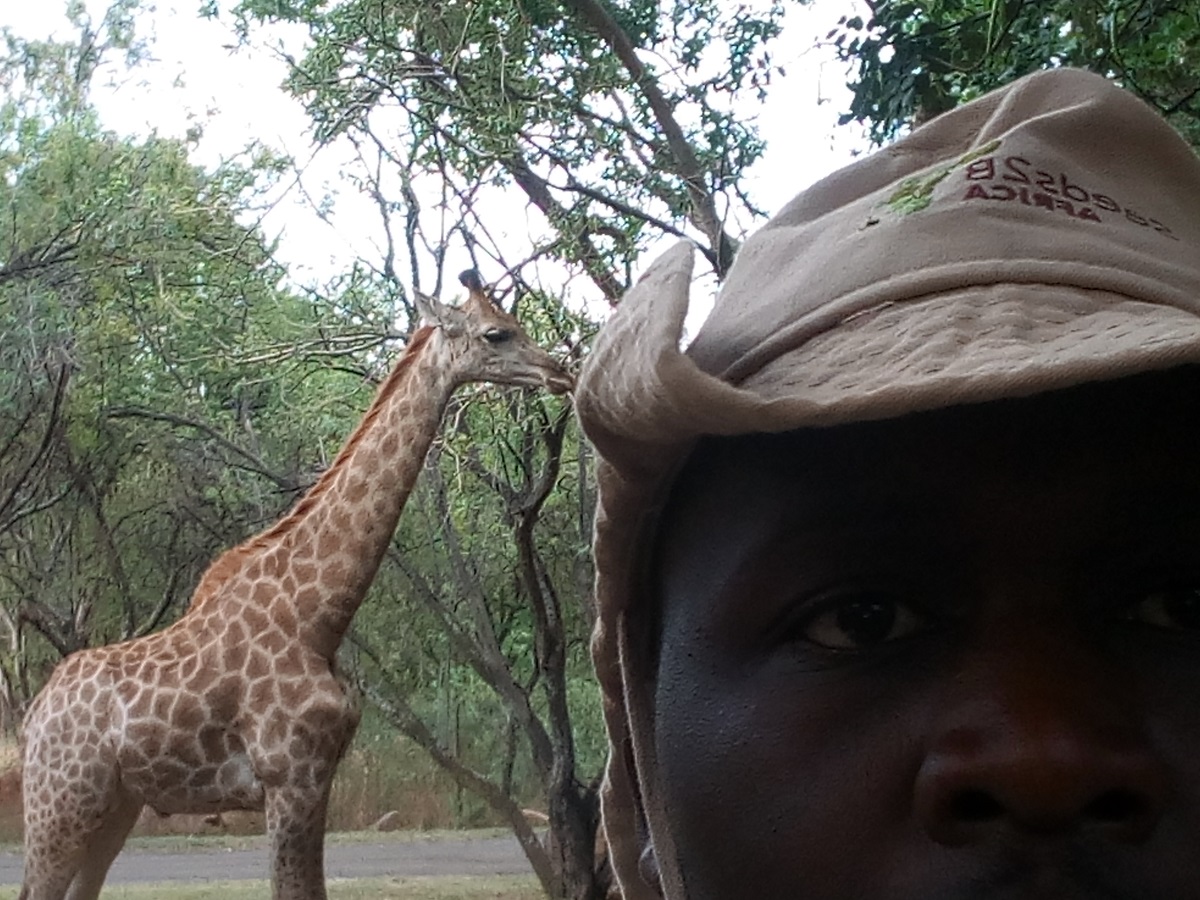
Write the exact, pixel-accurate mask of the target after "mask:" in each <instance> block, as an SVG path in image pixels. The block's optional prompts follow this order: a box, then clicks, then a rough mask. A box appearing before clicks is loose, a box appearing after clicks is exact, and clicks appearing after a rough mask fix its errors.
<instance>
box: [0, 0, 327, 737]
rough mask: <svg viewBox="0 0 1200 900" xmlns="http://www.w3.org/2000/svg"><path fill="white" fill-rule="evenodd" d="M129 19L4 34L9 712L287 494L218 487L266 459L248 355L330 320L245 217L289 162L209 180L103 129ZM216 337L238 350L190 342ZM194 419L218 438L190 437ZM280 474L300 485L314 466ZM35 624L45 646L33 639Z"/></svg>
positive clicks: (164, 146)
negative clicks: (265, 335) (261, 187)
mask: <svg viewBox="0 0 1200 900" xmlns="http://www.w3.org/2000/svg"><path fill="white" fill-rule="evenodd" d="M135 11H136V8H135V4H133V3H131V2H127V0H121V2H118V3H116V4H115V5H114V6H113V7H111V8H110V9H109V10H108V11H107V13H106V14H105V15H104V16H103V18H102V20H101V22H100V23H99V24H96V23H94V22H93V21H92V20H91V19H90V18H89V17H88V14H87V13H86V10H85V9H84V8H83V7H82V5H73V6H71V7H70V8H69V14H70V16H69V17H70V19H71V21H72V23H73V24H74V26H75V28H76V31H77V40H76V41H74V42H69V41H68V42H59V41H50V42H45V41H40V42H33V41H27V40H21V39H19V38H17V37H16V36H14V35H13V34H11V33H9V32H4V33H3V41H4V47H5V54H4V55H3V56H0V85H2V86H3V88H4V91H3V94H2V96H0V221H2V222H3V228H0V335H2V336H3V340H0V388H2V389H3V390H2V391H0V627H2V628H3V629H4V631H5V632H6V638H7V640H6V641H5V644H6V648H7V652H6V653H4V654H2V655H0V688H2V691H3V701H4V703H3V709H4V712H5V713H6V714H7V715H11V714H12V712H13V711H14V710H19V709H20V707H21V706H22V705H23V703H24V702H25V701H27V700H28V699H29V697H30V696H31V694H32V693H33V692H34V691H36V689H37V687H38V681H39V679H40V674H41V673H42V672H43V670H44V669H45V668H46V667H48V666H49V665H51V664H53V662H55V661H57V659H58V658H59V657H61V656H62V655H65V654H66V653H69V652H71V651H73V650H76V649H79V648H81V647H84V646H89V645H92V644H96V643H101V642H105V641H110V640H116V639H120V638H124V637H130V636H133V635H135V634H141V633H144V632H145V631H148V630H150V629H152V628H156V627H158V626H160V625H161V624H164V623H165V622H166V621H169V620H170V618H172V617H173V616H174V614H175V612H176V611H177V610H178V608H179V605H180V603H181V602H182V601H183V600H184V599H185V598H186V596H187V592H188V589H189V588H190V586H191V585H192V584H193V583H194V580H195V576H196V575H197V574H198V571H199V569H200V568H202V566H203V565H204V564H205V563H206V562H207V560H208V559H209V558H211V556H212V555H213V554H214V553H215V552H216V550H217V549H219V548H221V547H222V546H227V545H228V544H229V543H231V542H233V541H234V540H235V539H236V538H238V537H240V536H241V534H242V533H243V529H244V528H245V525H244V524H243V523H244V522H246V521H247V520H249V519H251V517H252V516H254V515H257V516H258V517H260V518H261V516H262V515H263V512H264V509H270V511H271V512H272V513H273V512H275V511H277V508H278V506H279V505H280V504H281V503H285V502H286V501H287V499H288V498H287V497H286V496H284V497H280V496H278V489H282V485H280V481H279V480H278V478H277V480H276V481H275V482H274V484H273V485H272V487H276V488H277V490H276V492H275V493H274V494H271V493H270V492H268V491H264V490H262V488H261V484H260V483H252V484H249V485H247V486H246V487H247V489H244V490H239V491H237V492H236V498H232V502H227V497H225V496H222V495H221V494H220V485H221V484H222V482H224V483H225V484H228V483H229V482H231V481H235V480H236V479H237V475H236V473H237V472H244V471H245V470H247V469H251V468H254V467H255V464H256V460H257V459H258V454H260V453H261V452H262V451H261V450H253V449H251V450H248V449H246V445H247V444H249V445H250V446H251V447H253V446H254V443H255V442H254V441H253V439H252V436H253V434H254V428H255V425H256V424H257V423H255V422H253V421H252V416H251V414H250V406H249V405H247V404H246V403H244V402H243V400H244V399H245V398H246V397H247V395H248V394H249V393H251V392H257V393H261V392H262V387H261V386H262V384H264V383H265V381H266V380H265V379H264V378H263V377H262V373H261V372H256V373H254V375H255V378H254V380H253V381H251V380H249V379H248V378H247V377H246V376H247V375H249V374H250V373H249V372H247V368H248V367H247V366H245V365H244V364H241V363H239V361H238V358H237V357H238V354H239V352H240V351H241V350H242V348H243V347H244V346H245V345H246V343H247V341H248V340H249V341H250V342H257V340H259V339H258V338H257V336H256V333H259V332H261V331H262V329H263V327H264V325H266V326H267V327H269V328H270V329H271V331H272V332H273V335H274V336H275V337H276V339H278V336H279V335H281V334H287V333H288V331H289V329H290V330H291V335H297V334H301V333H305V332H309V333H311V331H315V330H316V329H310V328H309V327H308V323H309V322H310V321H312V320H313V316H312V315H311V310H312V304H311V303H308V302H306V301H305V300H303V299H302V298H298V297H294V296H290V295H288V294H286V293H284V292H281V291H279V290H278V289H277V287H276V285H277V283H278V282H279V280H280V275H281V271H280V270H279V269H278V267H275V266H273V265H272V263H271V260H270V247H269V245H268V244H267V242H265V241H264V240H263V239H262V236H261V235H259V234H257V233H256V232H255V231H254V230H253V229H252V228H247V227H245V226H243V225H241V224H240V223H239V221H238V218H239V216H240V215H241V213H242V212H243V211H244V210H245V209H246V205H247V203H248V202H250V200H251V195H252V191H251V188H252V187H253V186H254V185H255V184H256V182H257V181H259V180H264V181H265V180H267V179H269V177H270V176H271V173H272V172H273V171H274V170H275V163H274V161H273V160H272V159H271V158H269V157H267V156H265V155H259V156H257V157H255V158H253V159H251V162H250V165H249V166H248V167H247V166H242V165H239V164H236V163H231V164H229V165H226V166H223V167H221V168H220V169H218V170H216V171H215V172H212V173H209V172H205V171H202V170H200V169H198V168H197V167H195V166H193V165H192V164H191V163H190V162H189V161H188V149H189V148H188V147H187V145H186V144H184V143H181V142H178V141H174V140H165V139H159V138H155V137H151V138H147V139H144V140H130V139H124V138H120V137H118V136H117V135H114V134H112V133H110V132H107V131H105V130H104V129H103V128H101V127H100V125H99V123H98V122H97V120H96V116H95V112H94V110H93V109H92V107H91V106H90V102H89V100H88V93H89V87H90V84H91V79H92V77H93V76H94V73H95V72H96V70H97V68H98V67H99V65H100V63H101V61H102V60H103V59H104V57H105V55H106V54H109V53H113V52H124V53H126V54H133V55H134V57H136V52H137V48H138V47H139V46H140V45H139V44H138V43H137V41H136V40H135V39H134V35H133V33H132V30H131V28H132V25H131V22H132V17H133V16H134V13H135ZM306 320H307V321H306ZM313 324H319V320H318V321H317V322H314V323H313ZM291 335H289V336H291ZM205 346H208V347H214V346H220V347H222V348H223V350H224V353H223V354H222V355H219V356H214V355H212V354H205V353H203V352H202V351H198V349H197V348H203V347H205ZM161 422H170V423H172V424H173V426H174V428H175V429H176V430H175V431H174V432H171V431H167V430H164V429H163V428H162V427H161V426H160V425H157V424H155V423H161ZM188 432H191V433H193V434H196V433H199V434H203V435H204V436H205V437H207V438H208V439H209V445H208V446H205V447H203V448H202V449H201V448H199V447H198V446H197V445H196V444H195V443H190V444H189V443H188V442H186V441H180V440H178V439H177V436H178V435H179V434H187V433H188ZM229 462H233V463H234V465H235V466H237V467H238V468H235V469H233V472H234V473H235V474H233V475H231V474H230V468H229V467H228V465H227V464H228V463H229ZM257 469H258V470H259V474H262V473H263V472H266V471H268V469H269V467H268V466H267V465H266V464H264V463H261V462H258V463H257ZM282 480H283V483H284V484H285V485H286V486H287V487H288V488H290V490H291V492H292V495H293V496H294V493H295V491H296V490H298V488H299V486H300V484H301V478H300V476H299V475H297V476H296V477H294V478H293V477H292V476H287V477H283V478H282ZM231 493H234V492H231ZM31 632H32V633H33V634H36V635H37V636H38V637H39V638H41V640H40V641H35V642H32V643H30V642H28V641H27V637H28V636H29V634H30V633H31ZM6 724H11V720H9V721H8V722H7V723H6Z"/></svg>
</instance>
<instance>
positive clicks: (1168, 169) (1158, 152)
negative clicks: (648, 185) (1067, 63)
mask: <svg viewBox="0 0 1200 900" xmlns="http://www.w3.org/2000/svg"><path fill="white" fill-rule="evenodd" d="M692 252H693V251H692V248H691V246H690V245H689V244H686V243H681V244H679V245H677V246H676V247H674V248H673V249H671V250H669V251H668V252H667V253H665V254H664V255H663V256H662V257H661V258H659V259H658V260H657V261H656V262H654V263H653V265H652V266H651V267H650V268H649V270H648V271H647V272H646V274H645V276H644V277H643V278H642V279H641V280H640V281H639V282H638V283H637V285H636V286H635V287H634V288H633V289H632V290H631V291H630V292H629V294H628V295H627V296H626V297H625V299H624V301H623V302H622V304H621V306H620V308H619V309H618V310H617V312H616V313H615V314H614V315H613V317H612V319H611V320H610V321H609V322H608V323H607V324H606V325H605V327H604V329H603V330H602V332H601V334H600V335H599V337H598V338H597V341H596V344H595V347H594V349H593V351H592V353H591V355H590V356H589V358H588V361H587V364H586V366H585V367H584V372H583V374H582V377H581V379H580V383H579V386H578V389H577V392H576V405H577V408H578V411H579V415H580V417H581V421H582V423H583V426H584V429H585V431H586V433H587V435H588V437H589V438H590V439H591V441H592V442H593V444H594V445H595V447H596V449H597V451H598V453H599V456H600V463H599V472H598V477H599V508H598V512H597V519H596V534H595V548H594V549H595V558H596V571H597V578H596V593H597V602H598V608H599V622H598V624H597V627H596V632H595V635H594V639H593V657H594V661H595V666H596V671H597V674H598V677H599V679H600V684H601V688H602V690H603V693H604V701H605V716H606V723H607V727H608V734H609V739H610V751H611V752H610V758H609V763H608V767H607V770H606V779H605V783H604V787H603V795H602V806H603V814H604V824H605V830H606V834H607V836H608V840H609V843H610V852H611V854H612V859H613V864H614V867H615V870H616V872H617V875H618V878H619V879H620V881H621V884H622V887H623V890H624V892H625V897H626V898H627V900H648V898H651V897H654V896H657V893H656V892H655V891H653V890H652V888H651V887H650V886H649V885H648V884H647V883H646V882H645V881H644V880H643V879H642V878H641V876H640V875H639V873H638V866H637V860H638V855H639V852H640V850H641V841H640V839H639V835H640V834H644V833H645V829H646V828H647V827H648V828H649V829H650V833H651V835H652V836H653V839H654V846H655V851H656V854H657V857H658V860H659V863H660V866H661V868H662V874H663V888H664V890H665V893H666V896H667V897H668V898H670V900H683V898H684V896H685V895H684V893H683V888H682V884H681V880H680V877H679V873H678V871H677V870H676V867H675V862H674V851H673V848H672V846H671V838H670V830H669V828H667V827H666V820H665V816H664V811H663V810H662V809H661V808H660V807H659V805H658V804H657V803H656V800H655V797H654V796H653V790H652V787H653V786H652V785H650V784H648V783H646V781H647V780H643V779H639V777H638V774H637V773H638V772H643V773H644V772H651V771H653V770H654V765H655V758H654V746H653V741H652V737H651V736H652V733H653V730H652V718H653V710H652V705H651V702H650V700H651V698H650V696H649V689H648V685H647V681H648V679H647V678H644V677H643V678H638V677H633V676H631V667H634V671H636V666H637V660H636V659H634V658H632V654H631V653H630V646H631V642H630V641H629V635H628V634H626V613H627V612H628V611H629V610H630V609H631V608H632V607H634V606H636V605H638V604H645V603H650V602H652V598H650V597H647V596H644V595H643V594H644V591H643V589H642V586H641V580H640V578H639V577H638V572H639V565H641V564H643V563H644V556H645V554H644V553H643V552H642V548H643V547H644V546H645V545H646V544H647V543H648V538H649V529H650V527H651V526H652V524H653V521H654V517H655V515H656V512H657V509H658V506H659V504H660V502H661V499H662V497H663V496H664V493H665V490H666V487H667V486H668V484H669V482H670V479H671V476H672V474H673V473H674V472H675V471H676V470H677V467H678V466H679V464H680V462H681V460H682V459H683V458H684V457H685V456H686V454H687V452H688V450H689V448H690V447H691V446H692V444H693V443H694V441H695V440H696V438H697V437H699V436H701V435H729V434H739V433H747V432H764V431H783V430H790V429H794V428H800V427H810V426H828V425H836V424H839V423H845V422H852V421H862V420H867V419H882V418H889V417H894V416H899V415H903V414H905V413H909V412H914V411H918V410H926V409H931V408H936V407H944V406H950V405H955V404H965V403H976V402H981V401H986V400H991V399H996V398H1000V397H1013V396H1023V395H1029V394H1034V393H1038V392H1042V391H1047V390H1053V389H1057V388H1063V387H1067V386H1070V385H1075V384H1079V383H1083V382H1089V381H1096V380H1102V379H1112V378H1117V377H1120V376H1123V375H1127V374H1132V373H1135V372H1140V371H1146V370H1151V369H1162V368H1167V367H1172V366H1176V365H1180V364H1184V363H1189V362H1200V160H1198V159H1197V157H1196V155H1195V153H1194V152H1193V151H1192V150H1191V148H1190V147H1189V146H1188V145H1187V144H1186V143H1185V142H1184V141H1183V140H1182V139H1181V138H1180V137H1179V136H1178V135H1177V134H1176V133H1175V132H1174V131H1173V130H1172V129H1171V128H1170V127H1169V126H1168V125H1167V124H1166V123H1165V121H1164V120H1163V119H1162V118H1160V117H1159V116H1158V114H1157V113H1155V112H1154V111H1153V110H1151V109H1150V108H1149V107H1148V106H1146V105H1145V104H1143V103H1142V102H1141V101H1140V100H1138V99H1136V98H1135V97H1133V96H1132V95H1131V94H1128V93H1127V92H1125V91H1123V90H1121V89H1120V88H1118V87H1116V86H1114V85H1112V84H1111V83H1109V82H1108V81H1106V80H1105V79H1103V78H1101V77H1099V76H1097V75H1093V74H1089V73H1086V72H1081V71H1076V70H1063V69H1060V70H1054V71H1048V72H1042V73H1038V74H1035V75H1031V76H1028V77H1026V78H1024V79H1021V80H1019V81H1016V82H1014V83H1013V84H1011V85H1009V86H1008V87H1006V88H1003V89H1001V90H998V91H995V92H993V93H991V94H988V95H986V96H985V97H983V98H981V99H979V100H977V101H975V102H973V103H970V104H967V105H965V106H963V107H961V108H959V109H957V110H954V111H952V112H949V113H946V114H945V115H943V116H940V117H939V118H937V119H935V120H933V121H932V122H930V123H928V124H927V125H925V126H923V127H921V128H919V129H917V130H915V131H913V132H912V133H911V134H910V135H908V136H907V137H905V138H903V139H901V140H899V141H897V142H896V143H895V144H893V145H891V146H889V147H887V148H885V149H883V150H881V151H879V152H877V153H875V154H873V155H871V156H869V157H866V158H864V159H862V160H861V161H859V162H857V163H855V164H853V165H851V166H849V167H847V168H845V169H843V170H841V171H839V172H837V173H835V174H834V175H832V176H830V177H828V178H826V179H825V180H823V181H821V182H819V183H817V184H816V185H814V186H813V187H811V188H810V189H808V190H806V191H804V192H803V193H802V194H800V195H799V196H798V197H796V198H795V199H794V200H792V201H791V202H790V203H789V204H788V205H787V206H785V207H784V208H783V209H782V210H781V211H780V212H779V213H778V215H776V216H775V217H774V218H773V219H772V220H771V221H770V222H768V223H767V224H766V225H765V226H764V227H763V228H762V230H761V231H759V232H758V233H757V234H755V235H754V236H753V237H752V238H750V239H749V240H748V241H747V242H746V244H745V246H744V247H743V249H742V250H741V252H740V253H739V254H738V257H737V260H736V262H735V264H734V266H733V268H732V270H731V271H730V273H729V276H728V279H727V281H726V283H725V284H724V286H723V287H722V289H721V291H720V293H719V296H718V297H717V300H716V304H715V306H714V309H713V311H712V313H711V315H710V316H709V318H708V320H707V321H706V322H705V323H704V325H703V327H702V329H701V330H700V332H699V334H698V335H697V337H696V339H695V341H694V342H692V344H691V345H690V346H689V347H688V349H687V350H686V352H682V351H681V350H680V335H681V329H682V326H683V320H684V316H685V314H686V312H687V307H688V293H689V286H690V282H691V273H692Z"/></svg>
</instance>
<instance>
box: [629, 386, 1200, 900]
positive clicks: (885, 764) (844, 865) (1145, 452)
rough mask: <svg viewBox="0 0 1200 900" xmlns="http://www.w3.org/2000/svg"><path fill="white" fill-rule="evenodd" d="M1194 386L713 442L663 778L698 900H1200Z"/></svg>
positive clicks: (672, 656) (682, 533) (668, 633)
mask: <svg viewBox="0 0 1200 900" xmlns="http://www.w3.org/2000/svg"><path fill="white" fill-rule="evenodd" d="M1197 397H1200V386H1197V381H1196V380H1195V379H1194V378H1191V379H1190V380H1186V381H1185V379H1183V378H1181V377H1177V376H1168V377H1166V378H1163V377H1159V376H1152V377H1149V378H1142V379H1136V380H1130V381H1127V382H1121V383H1117V384H1116V385H1109V386H1099V387H1091V388H1086V389H1082V390H1076V391H1068V392H1062V393H1059V394H1054V395H1048V396H1046V397H1042V398H1039V399H1036V400H1025V401H1013V402H1007V403H1002V404H989V405H984V406H979V407H975V408H967V409H960V410H946V411H941V412H938V413H934V414H925V415H920V416H912V417H908V418H906V419H902V420H898V421H895V422H890V423H877V424H868V425H856V426H849V427H842V428H835V429H829V430H826V431H816V432H808V433H796V434H793V435H784V436H776V437H773V438H770V437H756V438H755V437H752V438H740V439H727V440H722V441H714V442H712V443H710V444H708V445H706V446H704V447H703V448H701V449H700V450H698V451H697V453H696V454H695V455H694V456H693V459H692V461H691V462H690V463H689V465H688V467H687V469H686V470H685V472H684V474H683V475H682V476H681V480H680V482H679V483H678V485H677V487H676V489H675V492H674V494H673V498H672V501H671V503H670V505H669V508H668V511H667V513H666V516H665V518H664V521H663V526H662V531H661V535H662V536H661V539H660V544H659V547H658V550H657V553H656V563H655V568H654V572H655V575H654V585H655V588H656V590H657V592H658V596H659V598H660V601H661V611H660V614H661V623H660V625H661V645H660V651H659V653H660V655H659V660H658V668H657V678H656V683H655V686H654V699H655V719H654V722H655V726H654V727H655V747H656V751H657V756H658V771H657V772H656V773H649V774H643V780H644V781H645V782H646V785H645V787H646V789H647V790H648V791H650V792H652V793H653V794H655V795H656V796H655V800H656V803H655V805H656V806H659V807H661V808H664V809H665V810H666V816H667V818H668V820H669V821H670V828H671V831H672V835H673V839H674V842H675V845H676V848H677V853H678V859H679V865H680V869H681V870H682V873H683V879H684V882H685V884H686V887H687V894H688V898H689V900H742V898H746V900H750V898H753V900H773V898H775V900H809V898H844V900H871V898H888V900H967V898H986V900H990V898H1040V900H1084V898H1086V900H1110V898H1111V900H1116V898H1121V900H1165V898H1171V900H1183V898H1189V900H1195V898H1200V401H1198V400H1197V399H1195V398H1197Z"/></svg>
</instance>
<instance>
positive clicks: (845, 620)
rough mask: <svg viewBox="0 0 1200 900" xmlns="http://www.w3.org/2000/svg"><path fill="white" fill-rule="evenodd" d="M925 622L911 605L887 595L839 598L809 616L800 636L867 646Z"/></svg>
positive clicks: (833, 644)
mask: <svg viewBox="0 0 1200 900" xmlns="http://www.w3.org/2000/svg"><path fill="white" fill-rule="evenodd" d="M924 625H925V622H924V621H923V620H922V618H921V617H920V616H918V615H917V614H916V613H915V612H913V611H912V609H910V608H909V607H908V606H906V605H905V604H903V603H901V602H900V601H898V600H895V599H893V598H891V597H888V596H886V595H882V594H880V595H873V594H868V595H862V596H856V597H849V598H846V599H844V600H837V601H834V602H832V603H830V604H829V605H828V606H826V607H825V608H824V609H823V610H821V611H820V612H817V613H816V614H814V615H813V616H812V617H811V618H809V619H807V620H806V621H805V622H804V623H803V625H802V626H801V628H800V629H799V631H800V635H801V637H803V638H804V639H805V640H807V641H811V642H812V643H814V644H816V645H817V646H819V647H825V648H826V649H828V650H866V649H870V648H871V647H875V646H877V645H879V644H885V643H887V642H889V641H896V640H900V639H901V638H906V637H909V636H910V635H913V634H915V633H917V632H918V631H920V630H921V629H922V628H923V627H924Z"/></svg>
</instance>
